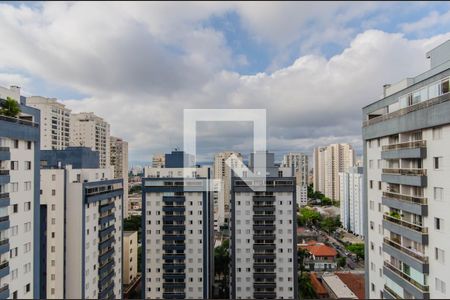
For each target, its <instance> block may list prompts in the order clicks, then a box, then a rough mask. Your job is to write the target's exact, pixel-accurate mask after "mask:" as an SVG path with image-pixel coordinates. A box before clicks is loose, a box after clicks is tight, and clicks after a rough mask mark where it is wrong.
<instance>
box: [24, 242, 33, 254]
mask: <svg viewBox="0 0 450 300" xmlns="http://www.w3.org/2000/svg"><path fill="white" fill-rule="evenodd" d="M23 248H24V249H23V252H24V253H28V252H30V251H31V243H30V242H28V243H26V244H24V245H23Z"/></svg>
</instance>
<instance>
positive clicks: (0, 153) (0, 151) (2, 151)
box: [0, 147, 11, 161]
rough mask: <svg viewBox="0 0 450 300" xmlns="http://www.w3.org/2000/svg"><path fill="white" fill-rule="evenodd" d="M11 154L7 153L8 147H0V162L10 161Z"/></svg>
mask: <svg viewBox="0 0 450 300" xmlns="http://www.w3.org/2000/svg"><path fill="white" fill-rule="evenodd" d="M10 159H11V153H10V152H9V147H0V161H1V160H10Z"/></svg>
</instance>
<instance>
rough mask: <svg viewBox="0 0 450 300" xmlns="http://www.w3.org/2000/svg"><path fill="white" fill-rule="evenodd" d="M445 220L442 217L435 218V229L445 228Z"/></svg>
mask: <svg viewBox="0 0 450 300" xmlns="http://www.w3.org/2000/svg"><path fill="white" fill-rule="evenodd" d="M443 223H444V220H442V219H441V218H434V229H436V230H441V229H442V228H443V225H444V224H443Z"/></svg>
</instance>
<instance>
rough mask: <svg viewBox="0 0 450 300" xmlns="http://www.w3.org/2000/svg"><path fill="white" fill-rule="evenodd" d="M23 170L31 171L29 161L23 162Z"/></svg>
mask: <svg viewBox="0 0 450 300" xmlns="http://www.w3.org/2000/svg"><path fill="white" fill-rule="evenodd" d="M25 170H31V161H28V160H27V161H25Z"/></svg>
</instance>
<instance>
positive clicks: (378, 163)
mask: <svg viewBox="0 0 450 300" xmlns="http://www.w3.org/2000/svg"><path fill="white" fill-rule="evenodd" d="M377 168H378V169H381V159H379V160H378V161H377Z"/></svg>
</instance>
